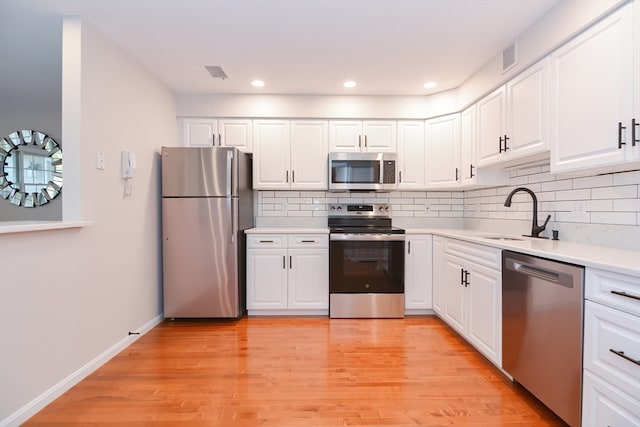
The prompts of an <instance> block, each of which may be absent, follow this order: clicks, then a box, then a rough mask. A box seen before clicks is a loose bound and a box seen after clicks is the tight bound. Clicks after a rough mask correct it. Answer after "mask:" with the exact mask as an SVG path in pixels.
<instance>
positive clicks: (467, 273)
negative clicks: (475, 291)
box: [464, 270, 471, 288]
mask: <svg viewBox="0 0 640 427" xmlns="http://www.w3.org/2000/svg"><path fill="white" fill-rule="evenodd" d="M469 276H471V272H470V271H467V270H465V271H464V287H465V288H466V287H467V286H469V285H470V284H471V283H470V282H469Z"/></svg>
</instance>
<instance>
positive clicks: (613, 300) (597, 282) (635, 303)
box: [585, 268, 640, 316]
mask: <svg viewBox="0 0 640 427" xmlns="http://www.w3.org/2000/svg"><path fill="white" fill-rule="evenodd" d="M585 283H586V289H585V298H587V299H590V300H592V301H599V302H601V303H603V304H605V305H608V306H610V307H614V308H618V309H620V310H623V311H626V312H628V313H631V314H635V315H637V316H640V277H634V276H627V275H626V274H619V273H613V272H610V271H605V270H597V269H595V268H587V269H586V273H585Z"/></svg>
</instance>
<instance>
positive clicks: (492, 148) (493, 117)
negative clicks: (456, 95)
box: [476, 86, 510, 166]
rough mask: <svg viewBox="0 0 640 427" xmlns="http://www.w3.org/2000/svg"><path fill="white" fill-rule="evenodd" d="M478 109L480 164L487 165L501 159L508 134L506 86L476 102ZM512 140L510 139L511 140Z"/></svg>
mask: <svg viewBox="0 0 640 427" xmlns="http://www.w3.org/2000/svg"><path fill="white" fill-rule="evenodd" d="M476 108H477V111H478V113H477V114H478V116H477V117H478V122H477V126H478V152H477V157H478V166H486V165H490V164H493V163H497V162H499V161H500V160H501V157H502V153H501V151H502V150H501V147H502V148H504V142H500V138H504V136H505V134H506V129H505V122H506V106H505V88H504V86H501V87H499V88H498V89H496V90H495V91H493V92H492V93H491V94H489V95H487V96H486V97H484V98H482V99H481V100H480V101H478V103H477V104H476ZM509 142H510V141H509Z"/></svg>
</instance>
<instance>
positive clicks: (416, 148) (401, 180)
mask: <svg viewBox="0 0 640 427" xmlns="http://www.w3.org/2000/svg"><path fill="white" fill-rule="evenodd" d="M397 129H398V189H399V190H421V189H424V180H425V167H424V162H425V144H424V139H425V135H424V121H422V120H411V121H408V120H407V121H398V123H397Z"/></svg>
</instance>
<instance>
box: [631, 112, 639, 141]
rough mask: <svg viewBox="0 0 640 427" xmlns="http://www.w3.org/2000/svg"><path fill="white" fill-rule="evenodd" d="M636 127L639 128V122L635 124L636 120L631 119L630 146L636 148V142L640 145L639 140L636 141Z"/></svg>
mask: <svg viewBox="0 0 640 427" xmlns="http://www.w3.org/2000/svg"><path fill="white" fill-rule="evenodd" d="M636 126H640V122H636V119H631V145H632V146H633V147H635V146H636V142H638V143H640V139H636Z"/></svg>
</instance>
